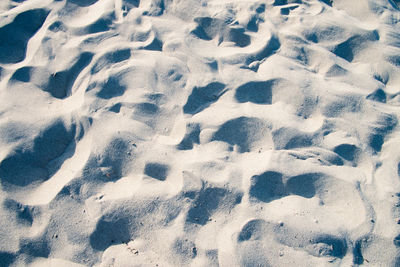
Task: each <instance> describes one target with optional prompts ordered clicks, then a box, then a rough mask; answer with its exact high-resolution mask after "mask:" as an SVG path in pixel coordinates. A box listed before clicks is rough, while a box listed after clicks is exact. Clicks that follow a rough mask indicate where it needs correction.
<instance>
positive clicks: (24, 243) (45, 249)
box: [19, 239, 50, 258]
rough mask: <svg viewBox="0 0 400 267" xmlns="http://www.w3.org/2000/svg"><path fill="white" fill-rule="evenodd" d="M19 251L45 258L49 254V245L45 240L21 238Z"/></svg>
mask: <svg viewBox="0 0 400 267" xmlns="http://www.w3.org/2000/svg"><path fill="white" fill-rule="evenodd" d="M19 252H20V253H25V254H28V255H30V256H34V257H44V258H47V257H48V256H49V255H50V247H49V244H48V243H47V241H46V240H40V239H38V240H32V239H25V240H21V243H20V251H19Z"/></svg>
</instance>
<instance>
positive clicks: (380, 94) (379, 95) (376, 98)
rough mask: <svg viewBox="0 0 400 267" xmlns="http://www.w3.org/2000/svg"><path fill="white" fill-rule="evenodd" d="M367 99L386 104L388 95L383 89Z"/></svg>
mask: <svg viewBox="0 0 400 267" xmlns="http://www.w3.org/2000/svg"><path fill="white" fill-rule="evenodd" d="M367 99H369V100H373V101H377V102H381V103H386V93H385V91H383V90H382V89H378V90H376V91H374V92H373V93H371V94H369V95H367Z"/></svg>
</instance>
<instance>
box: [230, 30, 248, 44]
mask: <svg viewBox="0 0 400 267" xmlns="http://www.w3.org/2000/svg"><path fill="white" fill-rule="evenodd" d="M244 32H245V29H242V28H238V29H236V28H231V29H230V30H229V32H228V40H229V41H231V42H234V43H235V44H236V45H237V46H239V47H246V46H248V45H249V44H250V36H249V35H247V34H245V33H244Z"/></svg>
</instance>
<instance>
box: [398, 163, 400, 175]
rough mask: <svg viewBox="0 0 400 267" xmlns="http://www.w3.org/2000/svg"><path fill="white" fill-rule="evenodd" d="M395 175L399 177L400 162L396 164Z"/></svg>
mask: <svg viewBox="0 0 400 267" xmlns="http://www.w3.org/2000/svg"><path fill="white" fill-rule="evenodd" d="M397 175H398V176H399V177H400V162H399V163H398V164H397Z"/></svg>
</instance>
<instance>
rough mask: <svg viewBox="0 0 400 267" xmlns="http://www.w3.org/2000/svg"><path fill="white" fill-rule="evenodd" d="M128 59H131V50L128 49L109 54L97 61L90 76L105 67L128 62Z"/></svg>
mask: <svg viewBox="0 0 400 267" xmlns="http://www.w3.org/2000/svg"><path fill="white" fill-rule="evenodd" d="M130 57H131V50H130V49H129V48H127V49H121V50H116V51H113V52H109V53H107V54H105V55H103V56H102V57H100V58H99V59H98V60H97V62H96V63H95V64H94V66H93V68H92V70H91V72H92V74H94V73H98V72H99V71H100V70H102V69H103V68H104V67H106V66H107V65H109V64H115V63H118V62H122V61H124V60H128V59H129V58H130Z"/></svg>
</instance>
